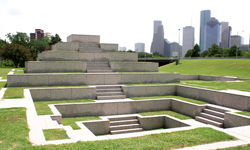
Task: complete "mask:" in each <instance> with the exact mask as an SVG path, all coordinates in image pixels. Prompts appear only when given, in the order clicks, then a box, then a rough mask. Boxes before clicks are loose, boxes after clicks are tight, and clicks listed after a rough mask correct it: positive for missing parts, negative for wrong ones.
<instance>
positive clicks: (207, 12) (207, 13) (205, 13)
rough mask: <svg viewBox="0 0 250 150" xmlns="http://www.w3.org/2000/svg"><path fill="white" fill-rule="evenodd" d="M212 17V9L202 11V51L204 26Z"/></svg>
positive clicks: (202, 46) (201, 47)
mask: <svg viewBox="0 0 250 150" xmlns="http://www.w3.org/2000/svg"><path fill="white" fill-rule="evenodd" d="M210 17H211V11H210V10H202V11H201V17H200V49H201V52H203V51H204V28H205V25H206V23H207V21H208V20H209V19H210Z"/></svg>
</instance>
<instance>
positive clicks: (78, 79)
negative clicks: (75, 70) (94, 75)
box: [67, 74, 87, 85]
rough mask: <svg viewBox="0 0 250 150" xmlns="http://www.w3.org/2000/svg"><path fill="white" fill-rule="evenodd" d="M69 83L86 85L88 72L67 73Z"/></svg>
mask: <svg viewBox="0 0 250 150" xmlns="http://www.w3.org/2000/svg"><path fill="white" fill-rule="evenodd" d="M67 78H68V80H67V82H68V83H67V84H68V85H86V84H87V76H86V74H68V75H67Z"/></svg>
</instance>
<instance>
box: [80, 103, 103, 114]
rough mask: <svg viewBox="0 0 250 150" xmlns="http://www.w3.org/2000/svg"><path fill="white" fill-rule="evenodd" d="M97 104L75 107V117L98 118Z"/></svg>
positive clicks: (83, 104)
mask: <svg viewBox="0 0 250 150" xmlns="http://www.w3.org/2000/svg"><path fill="white" fill-rule="evenodd" d="M99 115H100V111H99V107H98V103H82V104H77V105H76V116H77V117H83V116H99Z"/></svg>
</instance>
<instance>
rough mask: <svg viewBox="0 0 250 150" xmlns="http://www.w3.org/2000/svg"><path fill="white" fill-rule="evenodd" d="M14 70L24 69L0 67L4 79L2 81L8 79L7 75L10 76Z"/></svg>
mask: <svg viewBox="0 0 250 150" xmlns="http://www.w3.org/2000/svg"><path fill="white" fill-rule="evenodd" d="M12 69H23V68H15V67H0V77H3V78H2V79H7V74H8V73H9V72H10V71H11V70H12Z"/></svg>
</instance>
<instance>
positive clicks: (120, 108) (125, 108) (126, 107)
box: [117, 101, 136, 115]
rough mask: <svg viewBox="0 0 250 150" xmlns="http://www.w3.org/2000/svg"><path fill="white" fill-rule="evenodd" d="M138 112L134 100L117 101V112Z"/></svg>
mask: <svg viewBox="0 0 250 150" xmlns="http://www.w3.org/2000/svg"><path fill="white" fill-rule="evenodd" d="M134 113H136V106H135V104H134V101H132V102H119V103H117V114H118V115H121V114H134Z"/></svg>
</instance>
